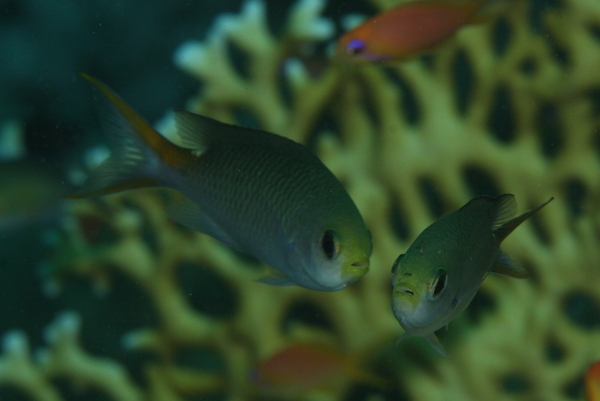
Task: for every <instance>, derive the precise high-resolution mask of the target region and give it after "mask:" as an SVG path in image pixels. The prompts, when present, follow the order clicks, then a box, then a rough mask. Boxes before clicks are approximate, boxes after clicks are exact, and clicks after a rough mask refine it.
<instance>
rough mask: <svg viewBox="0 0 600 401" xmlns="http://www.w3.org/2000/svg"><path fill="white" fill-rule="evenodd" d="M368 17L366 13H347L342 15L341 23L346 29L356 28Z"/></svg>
mask: <svg viewBox="0 0 600 401" xmlns="http://www.w3.org/2000/svg"><path fill="white" fill-rule="evenodd" d="M366 19H367V16H366V15H364V14H346V15H344V16H343V17H342V20H341V25H342V28H343V29H344V30H345V31H349V30H351V29H354V28H356V27H357V26H359V25H360V24H362V23H363V22H364V21H365V20H366Z"/></svg>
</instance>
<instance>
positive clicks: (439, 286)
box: [433, 269, 448, 298]
mask: <svg viewBox="0 0 600 401" xmlns="http://www.w3.org/2000/svg"><path fill="white" fill-rule="evenodd" d="M447 281H448V273H446V270H441V269H440V270H438V276H437V277H436V279H435V282H434V283H433V297H434V298H435V297H437V296H438V295H440V293H441V292H442V291H444V288H446V282H447Z"/></svg>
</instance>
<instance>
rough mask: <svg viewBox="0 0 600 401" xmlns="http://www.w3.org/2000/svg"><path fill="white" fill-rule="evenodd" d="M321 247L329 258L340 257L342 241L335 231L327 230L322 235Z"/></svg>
mask: <svg viewBox="0 0 600 401" xmlns="http://www.w3.org/2000/svg"><path fill="white" fill-rule="evenodd" d="M321 249H322V250H323V253H324V254H325V256H326V257H327V259H329V260H333V259H335V258H337V257H338V255H339V253H340V241H339V239H338V236H337V233H336V232H335V231H333V230H327V231H325V232H324V233H323V236H322V237H321Z"/></svg>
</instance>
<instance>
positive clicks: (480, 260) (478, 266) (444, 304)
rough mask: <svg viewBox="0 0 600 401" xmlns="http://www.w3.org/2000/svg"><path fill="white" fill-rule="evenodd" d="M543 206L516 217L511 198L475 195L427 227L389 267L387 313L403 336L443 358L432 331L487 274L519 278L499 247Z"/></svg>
mask: <svg viewBox="0 0 600 401" xmlns="http://www.w3.org/2000/svg"><path fill="white" fill-rule="evenodd" d="M551 200H552V199H550V200H548V201H547V202H546V203H544V204H543V205H541V206H539V207H537V208H535V209H533V210H530V211H528V212H526V213H524V214H522V215H520V216H518V217H514V216H515V214H516V210H517V208H516V202H515V198H514V196H513V195H511V194H504V195H499V196H497V197H495V198H491V197H488V196H480V197H477V198H474V199H472V200H471V201H470V202H468V203H467V204H466V205H465V206H463V207H462V208H460V209H459V210H457V211H455V212H452V213H450V214H448V215H446V216H444V217H442V218H441V219H440V220H438V221H436V222H435V223H433V224H431V225H430V226H429V227H427V228H426V229H425V230H424V231H423V232H422V233H421V234H420V235H419V236H418V237H417V239H416V240H415V241H414V242H413V244H412V245H411V246H410V247H409V249H408V250H407V251H406V253H405V254H402V255H400V256H399V257H398V259H397V260H396V261H395V262H394V265H393V267H392V286H393V292H392V309H393V311H394V315H395V316H396V319H397V320H398V322H400V325H401V326H402V328H404V330H405V334H404V335H403V336H402V337H401V340H402V339H403V338H405V337H406V336H410V335H414V336H420V337H424V338H425V339H426V340H427V341H428V342H429V343H430V344H431V345H432V346H433V347H434V348H435V349H436V350H437V351H438V352H440V353H441V354H442V355H445V356H446V352H445V350H444V347H443V346H442V344H441V343H440V342H439V341H438V339H437V337H436V336H435V334H434V332H435V331H436V330H438V329H440V328H442V327H444V326H446V325H447V324H448V323H449V322H450V321H451V320H452V319H454V318H455V317H456V316H457V315H458V314H459V313H460V312H462V311H463V310H464V309H465V308H466V307H467V306H468V305H469V303H470V302H471V300H472V299H473V297H474V296H475V293H476V292H477V290H478V289H479V286H480V285H481V283H482V282H483V280H484V279H485V277H486V276H487V275H488V273H490V272H495V273H500V274H505V275H509V276H512V277H518V278H524V277H527V276H528V272H527V271H526V270H524V269H522V268H521V267H519V266H517V265H516V264H515V263H514V262H513V261H512V260H511V259H510V258H509V257H508V256H507V255H506V254H505V253H504V252H502V250H501V249H500V243H501V242H502V241H503V240H504V238H506V236H507V235H508V234H510V233H511V232H512V231H513V230H514V229H515V228H516V227H517V226H518V225H519V224H521V223H522V222H523V221H525V220H526V219H528V218H529V217H530V216H531V215H532V214H533V213H535V212H537V211H538V210H539V209H541V208H542V207H544V206H545V205H546V204H548V202H550V201H551Z"/></svg>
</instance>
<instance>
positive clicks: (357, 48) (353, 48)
mask: <svg viewBox="0 0 600 401" xmlns="http://www.w3.org/2000/svg"><path fill="white" fill-rule="evenodd" d="M366 48H367V46H366V45H365V42H363V41H362V40H360V39H353V40H351V41H350V42H348V45H346V53H348V55H349V56H356V55H358V54H361V53H364V51H365V49H366Z"/></svg>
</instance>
